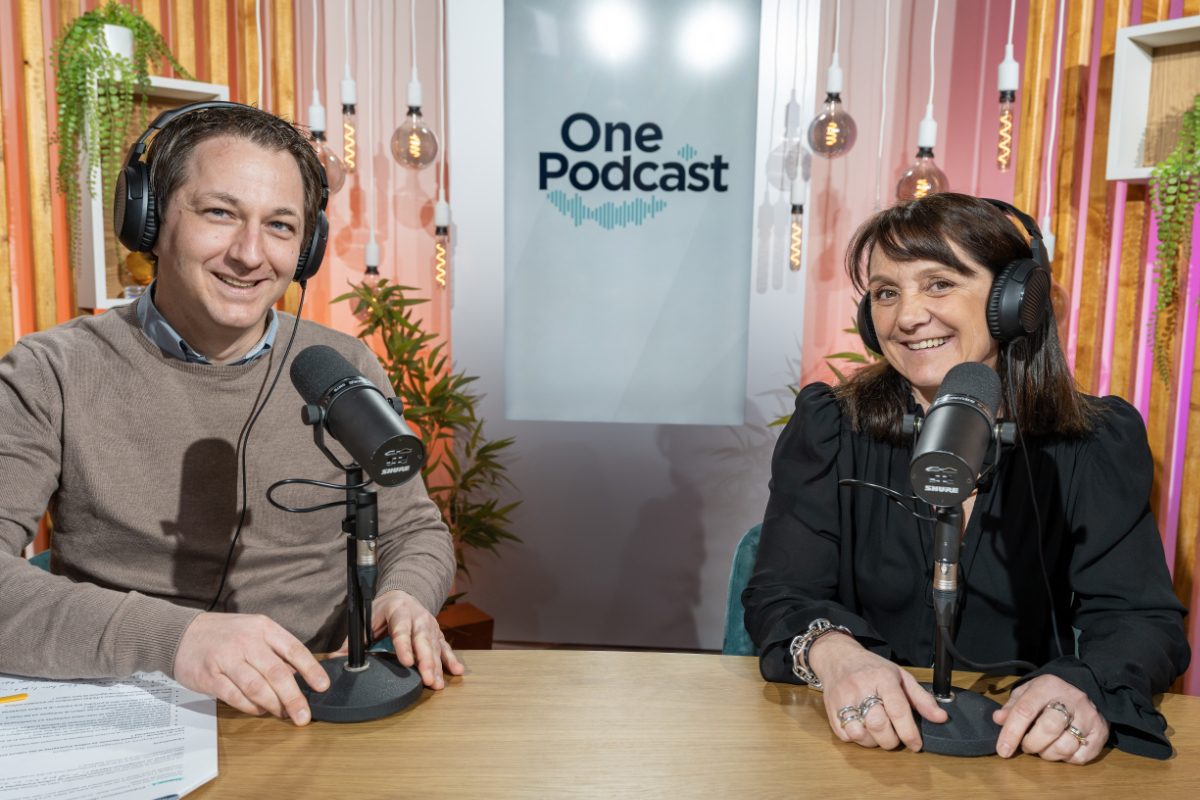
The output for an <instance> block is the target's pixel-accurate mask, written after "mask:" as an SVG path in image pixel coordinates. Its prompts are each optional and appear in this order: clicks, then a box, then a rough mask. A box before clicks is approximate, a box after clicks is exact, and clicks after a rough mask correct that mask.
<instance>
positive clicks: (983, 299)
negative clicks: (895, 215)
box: [867, 243, 1000, 407]
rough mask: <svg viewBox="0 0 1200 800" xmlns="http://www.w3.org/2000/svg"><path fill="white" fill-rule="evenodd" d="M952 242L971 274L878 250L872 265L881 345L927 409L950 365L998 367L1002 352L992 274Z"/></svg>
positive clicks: (872, 289)
mask: <svg viewBox="0 0 1200 800" xmlns="http://www.w3.org/2000/svg"><path fill="white" fill-rule="evenodd" d="M950 246H951V247H952V248H953V249H954V252H955V253H956V254H957V255H958V258H959V260H960V261H962V262H963V263H964V264H966V265H967V266H968V267H970V268H971V274H970V275H962V274H960V273H959V272H957V271H956V270H953V269H951V268H950V267H948V266H946V265H945V264H940V263H938V262H936V261H892V260H891V259H890V258H888V257H887V256H886V255H884V254H883V253H882V252H880V250H879V249H876V250H875V251H874V253H873V254H872V255H871V263H870V265H869V269H868V286H867V291H869V292H870V293H871V314H872V319H873V320H874V323H875V333H876V335H877V336H878V337H879V346H880V347H881V348H883V356H884V357H885V358H886V359H887V360H888V363H890V364H891V365H892V366H893V367H895V368H896V369H897V370H898V371H899V372H900V374H901V375H903V376H904V377H905V378H908V380H909V383H911V384H912V387H913V395H914V397H915V398H916V400H917V402H919V403H920V404H921V405H922V407H927V406H928V405H929V403H930V402H932V401H933V398H934V396H935V395H936V394H937V390H938V387H939V386H940V385H941V383H942V379H943V378H944V377H946V373H947V372H949V371H950V368H951V367H953V366H955V365H957V364H962V363H963V362H966V361H978V362H981V363H983V364H987V365H988V366H989V367H991V368H992V369H995V368H996V360H997V356H998V355H999V352H1000V344H999V342H997V341H996V340H995V339H993V338H992V336H991V334H990V333H989V332H988V326H987V301H988V294H989V292H990V291H991V288H992V273H991V272H989V271H988V270H987V269H986V268H985V267H983V266H982V265H979V264H976V263H975V262H973V261H971V260H970V259H968V258H966V256H965V254H964V253H963V252H962V250H960V249H959V248H958V247H956V246H954V244H953V243H951V245H950Z"/></svg>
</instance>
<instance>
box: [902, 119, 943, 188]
mask: <svg viewBox="0 0 1200 800" xmlns="http://www.w3.org/2000/svg"><path fill="white" fill-rule="evenodd" d="M936 142H937V121H936V120H935V119H934V118H933V103H930V104H929V105H928V106H926V107H925V119H923V120H921V125H920V127H919V128H918V129H917V160H916V161H915V162H914V163H913V165H912V166H911V167H909V168H908V169H907V170H905V171H904V174H903V175H901V176H900V181H899V182H898V183H897V184H896V199H897V200H899V201H900V202H902V203H903V202H905V201H906V200H914V199H916V198H919V197H928V196H929V195H931V194H936V193H938V192H944V191H946V190H947V189H948V188H950V181H949V179H948V178H947V177H946V173H944V172H942V171H941V169H939V168H938V165H937V164H936V163H935V162H934V160H933V146H934V144H935V143H936Z"/></svg>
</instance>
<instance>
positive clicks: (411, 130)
mask: <svg viewBox="0 0 1200 800" xmlns="http://www.w3.org/2000/svg"><path fill="white" fill-rule="evenodd" d="M437 152H438V140H437V136H436V135H434V132H433V129H432V128H430V127H429V126H428V125H426V124H425V120H424V119H423V118H422V117H421V82H420V81H419V80H417V68H416V67H413V71H412V80H411V81H409V82H408V116H407V117H406V118H405V120H404V122H403V123H402V124H401V125H400V127H399V128H396V132H395V133H394V134H392V157H393V158H395V159H396V161H398V162H399V163H400V165H401V166H403V167H408V168H409V169H425V168H426V167H428V166H429V165H430V164H432V163H433V161H434V159H435V158H437Z"/></svg>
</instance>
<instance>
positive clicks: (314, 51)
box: [313, 0, 317, 97]
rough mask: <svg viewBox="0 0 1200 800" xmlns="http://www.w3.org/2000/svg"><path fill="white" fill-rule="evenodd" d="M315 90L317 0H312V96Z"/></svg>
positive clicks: (314, 95) (314, 94)
mask: <svg viewBox="0 0 1200 800" xmlns="http://www.w3.org/2000/svg"><path fill="white" fill-rule="evenodd" d="M316 91H317V0H313V97H316V96H317V94H316Z"/></svg>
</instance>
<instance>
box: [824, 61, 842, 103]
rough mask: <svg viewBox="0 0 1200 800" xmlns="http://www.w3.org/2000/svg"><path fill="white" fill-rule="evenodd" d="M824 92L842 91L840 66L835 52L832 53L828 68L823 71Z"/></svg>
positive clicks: (835, 92) (834, 92)
mask: <svg viewBox="0 0 1200 800" xmlns="http://www.w3.org/2000/svg"><path fill="white" fill-rule="evenodd" d="M825 93H826V94H841V93H842V68H841V67H840V66H838V56H837V53H834V54H833V61H832V62H830V64H829V69H828V70H826V72H825Z"/></svg>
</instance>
